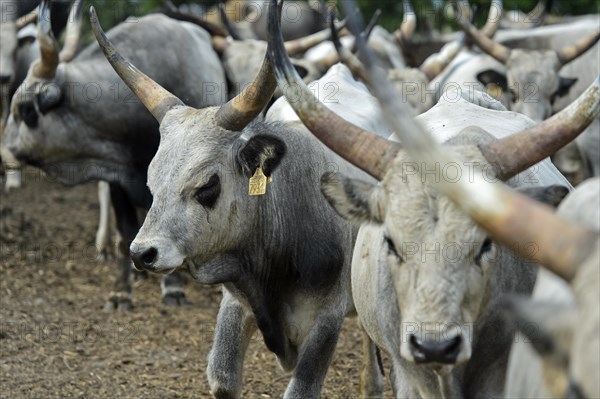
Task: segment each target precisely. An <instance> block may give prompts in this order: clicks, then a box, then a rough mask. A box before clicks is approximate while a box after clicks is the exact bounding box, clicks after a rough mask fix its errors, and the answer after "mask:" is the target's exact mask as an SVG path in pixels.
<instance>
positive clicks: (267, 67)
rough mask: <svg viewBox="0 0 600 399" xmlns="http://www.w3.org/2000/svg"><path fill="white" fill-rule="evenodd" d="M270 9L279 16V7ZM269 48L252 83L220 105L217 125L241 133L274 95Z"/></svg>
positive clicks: (274, 87)
mask: <svg viewBox="0 0 600 399" xmlns="http://www.w3.org/2000/svg"><path fill="white" fill-rule="evenodd" d="M280 6H283V2H281V3H280ZM271 7H272V8H273V10H274V11H271V8H269V13H270V12H274V13H275V15H276V16H277V15H279V13H280V11H278V10H279V9H280V7H278V6H277V4H275V6H273V5H271ZM270 48H271V43H269V44H268V45H267V52H266V53H265V58H264V59H263V63H262V66H261V67H260V70H259V71H258V75H256V77H255V78H254V81H253V82H252V83H250V84H249V85H248V86H246V88H244V90H242V91H241V93H240V94H238V95H237V96H235V97H234V98H232V99H231V100H229V101H228V102H227V103H225V104H223V105H221V108H219V110H218V111H217V114H216V115H215V117H216V119H217V125H219V126H221V127H222V128H224V129H227V130H232V131H235V132H239V131H242V130H243V129H244V128H245V127H246V126H247V125H248V124H249V123H250V122H252V121H253V120H254V118H256V117H257V116H258V114H260V113H261V111H262V110H263V109H264V108H265V107H266V106H267V104H268V103H269V100H271V97H272V96H273V93H275V89H277V82H276V81H275V76H274V74H273V64H272V62H271V58H270V57H269V49H270ZM284 51H285V50H284Z"/></svg>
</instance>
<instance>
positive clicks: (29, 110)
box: [19, 101, 38, 129]
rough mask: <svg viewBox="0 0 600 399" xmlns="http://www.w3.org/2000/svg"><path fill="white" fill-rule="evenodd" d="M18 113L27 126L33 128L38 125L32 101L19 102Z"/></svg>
mask: <svg viewBox="0 0 600 399" xmlns="http://www.w3.org/2000/svg"><path fill="white" fill-rule="evenodd" d="M19 115H20V116H21V119H23V122H25V124H26V125H27V127H29V128H31V129H34V128H36V127H37V125H38V114H37V111H36V110H35V107H34V106H33V102H31V101H28V102H24V103H21V104H19Z"/></svg>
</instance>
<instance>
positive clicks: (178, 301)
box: [162, 291, 190, 306]
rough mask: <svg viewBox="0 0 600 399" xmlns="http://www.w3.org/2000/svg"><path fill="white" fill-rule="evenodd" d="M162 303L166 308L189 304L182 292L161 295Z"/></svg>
mask: <svg viewBox="0 0 600 399" xmlns="http://www.w3.org/2000/svg"><path fill="white" fill-rule="evenodd" d="M162 302H163V303H164V304H165V305H167V306H183V305H189V304H190V303H189V301H188V300H187V298H186V297H185V292H183V291H174V292H169V293H167V294H165V295H163V298H162Z"/></svg>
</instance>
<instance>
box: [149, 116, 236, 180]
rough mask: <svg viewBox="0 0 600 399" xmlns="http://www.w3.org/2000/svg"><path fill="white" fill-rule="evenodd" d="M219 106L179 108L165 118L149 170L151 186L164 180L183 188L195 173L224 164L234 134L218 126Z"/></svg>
mask: <svg viewBox="0 0 600 399" xmlns="http://www.w3.org/2000/svg"><path fill="white" fill-rule="evenodd" d="M217 110H218V108H217V107H210V108H204V109H194V108H190V107H179V108H177V109H174V110H171V111H169V112H168V113H167V115H165V118H164V119H163V123H162V124H161V127H160V130H161V139H160V145H159V147H158V151H157V152H156V155H155V156H154V158H153V159H152V162H151V163H150V166H149V168H148V185H149V186H150V187H151V188H152V189H154V188H157V187H159V186H162V184H160V183H161V182H164V181H170V182H171V183H174V185H175V186H177V185H180V184H178V182H179V183H182V181H184V180H185V179H186V178H187V177H188V175H189V172H190V171H192V170H196V171H198V169H199V167H201V166H202V165H207V167H208V166H210V165H216V164H218V163H219V162H220V161H222V159H220V158H222V155H223V154H222V150H226V149H227V148H229V146H230V144H231V143H232V141H233V140H234V139H235V134H233V133H232V132H229V131H226V130H224V129H222V128H220V127H218V126H217V125H216V123H215V118H214V116H215V113H216V111H217Z"/></svg>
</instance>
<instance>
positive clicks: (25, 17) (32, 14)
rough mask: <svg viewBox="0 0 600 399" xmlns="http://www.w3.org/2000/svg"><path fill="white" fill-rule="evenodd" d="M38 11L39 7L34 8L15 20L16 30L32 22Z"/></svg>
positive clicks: (35, 19) (36, 17)
mask: <svg viewBox="0 0 600 399" xmlns="http://www.w3.org/2000/svg"><path fill="white" fill-rule="evenodd" d="M39 12H40V7H39V6H38V7H36V8H34V9H33V10H32V11H31V12H30V13H29V14H26V15H23V16H22V17H21V18H19V19H17V20H16V21H15V26H16V28H17V30H21V29H23V28H24V27H26V26H27V25H29V24H33V23H35V22H36V21H37V19H38V14H39Z"/></svg>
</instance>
